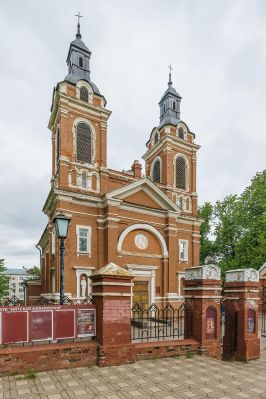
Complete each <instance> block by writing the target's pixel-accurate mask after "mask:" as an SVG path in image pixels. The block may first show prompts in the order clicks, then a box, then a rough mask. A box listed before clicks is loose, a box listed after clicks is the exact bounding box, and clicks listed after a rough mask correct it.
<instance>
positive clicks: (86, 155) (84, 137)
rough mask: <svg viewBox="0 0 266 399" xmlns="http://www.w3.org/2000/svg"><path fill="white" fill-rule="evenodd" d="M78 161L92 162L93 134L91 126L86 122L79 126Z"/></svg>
mask: <svg viewBox="0 0 266 399" xmlns="http://www.w3.org/2000/svg"><path fill="white" fill-rule="evenodd" d="M77 161H80V162H86V163H91V162H92V135H91V130H90V128H89V126H88V125H86V123H84V122H81V123H79V124H78V126H77Z"/></svg>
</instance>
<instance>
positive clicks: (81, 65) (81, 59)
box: [79, 57, 83, 68]
mask: <svg viewBox="0 0 266 399" xmlns="http://www.w3.org/2000/svg"><path fill="white" fill-rule="evenodd" d="M79 67H80V68H83V58H82V57H79Z"/></svg>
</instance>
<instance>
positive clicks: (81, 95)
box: [79, 86, 89, 102]
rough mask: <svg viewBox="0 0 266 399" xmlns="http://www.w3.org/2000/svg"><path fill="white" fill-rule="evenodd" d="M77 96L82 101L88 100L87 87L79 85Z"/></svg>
mask: <svg viewBox="0 0 266 399" xmlns="http://www.w3.org/2000/svg"><path fill="white" fill-rule="evenodd" d="M79 98H80V99H81V100H82V101H86V102H88V101H89V92H88V89H87V87H85V86H81V88H80V90H79Z"/></svg>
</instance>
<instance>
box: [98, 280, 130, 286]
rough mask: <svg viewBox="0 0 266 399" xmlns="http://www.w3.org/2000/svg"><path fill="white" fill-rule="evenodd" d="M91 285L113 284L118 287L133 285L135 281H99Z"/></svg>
mask: <svg viewBox="0 0 266 399" xmlns="http://www.w3.org/2000/svg"><path fill="white" fill-rule="evenodd" d="M91 285H93V286H96V285H113V286H117V287H133V285H134V284H133V283H112V282H109V281H106V282H105V281H99V282H97V283H92V284H91Z"/></svg>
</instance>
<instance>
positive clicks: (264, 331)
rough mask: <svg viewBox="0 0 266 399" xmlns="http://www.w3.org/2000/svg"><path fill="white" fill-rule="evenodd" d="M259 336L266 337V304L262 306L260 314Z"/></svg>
mask: <svg viewBox="0 0 266 399" xmlns="http://www.w3.org/2000/svg"><path fill="white" fill-rule="evenodd" d="M260 322H261V335H262V337H266V303H265V304H263V306H262V313H261V319H260Z"/></svg>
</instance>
